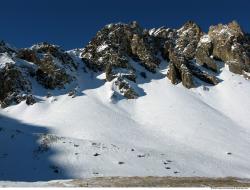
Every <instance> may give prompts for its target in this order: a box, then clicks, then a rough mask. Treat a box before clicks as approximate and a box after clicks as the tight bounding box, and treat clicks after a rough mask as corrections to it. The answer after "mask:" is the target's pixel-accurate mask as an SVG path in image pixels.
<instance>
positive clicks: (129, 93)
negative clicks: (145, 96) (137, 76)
mask: <svg viewBox="0 0 250 190" xmlns="http://www.w3.org/2000/svg"><path fill="white" fill-rule="evenodd" d="M113 84H114V86H115V87H114V88H115V89H113V90H114V91H115V92H118V93H119V94H121V95H123V96H124V97H125V98H127V99H136V98H138V97H139V95H138V94H137V93H136V92H135V90H134V89H133V88H132V87H131V86H130V85H129V83H128V82H127V81H126V80H125V79H124V78H122V77H118V78H116V79H114V82H113Z"/></svg>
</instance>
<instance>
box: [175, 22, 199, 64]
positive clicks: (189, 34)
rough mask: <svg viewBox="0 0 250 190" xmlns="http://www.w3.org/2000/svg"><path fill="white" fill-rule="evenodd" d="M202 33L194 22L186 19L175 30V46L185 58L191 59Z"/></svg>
mask: <svg viewBox="0 0 250 190" xmlns="http://www.w3.org/2000/svg"><path fill="white" fill-rule="evenodd" d="M202 34H203V33H202V31H201V29H200V27H199V26H198V25H197V24H196V23H194V22H192V21H188V22H187V23H185V24H184V26H183V27H181V28H180V29H179V30H178V31H177V35H178V37H177V40H176V46H175V48H176V49H178V51H179V52H182V54H183V55H184V57H185V58H186V59H188V60H190V59H193V58H194V56H195V52H196V48H197V45H198V43H199V41H200V38H201V36H202Z"/></svg>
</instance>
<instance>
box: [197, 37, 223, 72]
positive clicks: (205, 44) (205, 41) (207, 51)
mask: <svg viewBox="0 0 250 190" xmlns="http://www.w3.org/2000/svg"><path fill="white" fill-rule="evenodd" d="M212 53H213V45H212V41H211V39H210V37H209V36H208V35H204V36H202V37H201V39H200V42H199V44H198V46H197V50H196V55H195V58H196V61H197V63H199V64H200V65H202V66H204V67H207V68H209V69H211V70H212V71H215V72H217V69H218V68H217V65H216V63H215V62H214V60H213V59H212V58H211V55H212Z"/></svg>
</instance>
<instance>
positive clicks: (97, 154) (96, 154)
mask: <svg viewBox="0 0 250 190" xmlns="http://www.w3.org/2000/svg"><path fill="white" fill-rule="evenodd" d="M100 155H101V154H99V153H95V154H94V155H93V156H100Z"/></svg>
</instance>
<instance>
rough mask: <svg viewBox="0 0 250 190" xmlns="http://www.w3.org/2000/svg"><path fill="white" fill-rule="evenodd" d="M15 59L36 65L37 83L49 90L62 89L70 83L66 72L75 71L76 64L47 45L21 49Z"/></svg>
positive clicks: (54, 47) (57, 48) (57, 49)
mask: <svg viewBox="0 0 250 190" xmlns="http://www.w3.org/2000/svg"><path fill="white" fill-rule="evenodd" d="M16 57H18V58H20V59H24V60H26V61H29V62H32V63H34V64H36V65H37V70H36V71H35V77H36V79H37V81H38V82H39V83H40V84H42V85H43V86H44V87H46V88H49V89H54V88H63V87H64V86H65V84H67V83H69V82H71V81H72V76H70V74H68V73H67V70H69V71H73V70H74V69H76V64H75V63H74V61H73V59H72V58H71V57H70V56H69V55H68V54H67V53H65V52H63V50H61V49H60V48H59V47H58V46H55V45H51V44H48V43H41V44H37V45H34V46H32V48H31V49H27V48H26V49H21V50H19V51H18V53H17V55H16Z"/></svg>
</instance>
